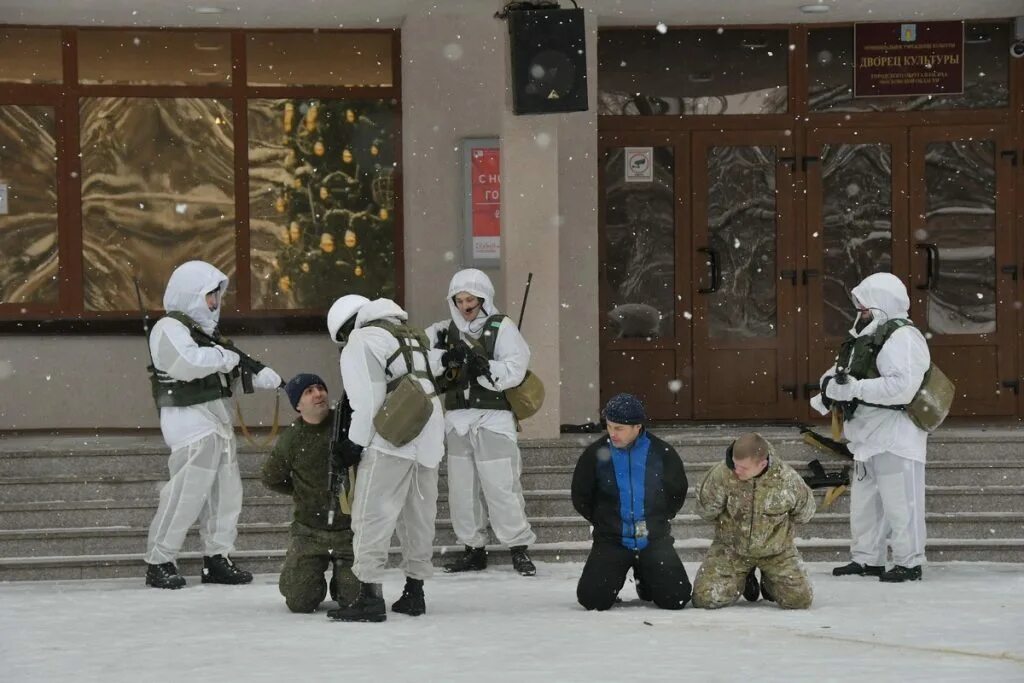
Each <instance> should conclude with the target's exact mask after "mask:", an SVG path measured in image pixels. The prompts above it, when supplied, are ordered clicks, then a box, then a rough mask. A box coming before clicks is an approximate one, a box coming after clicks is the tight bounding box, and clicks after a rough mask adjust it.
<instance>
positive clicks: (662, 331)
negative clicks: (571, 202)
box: [598, 132, 692, 420]
mask: <svg viewBox="0 0 1024 683" xmlns="http://www.w3.org/2000/svg"><path fill="white" fill-rule="evenodd" d="M647 149H649V150H651V152H652V161H653V174H652V177H651V179H650V180H644V179H640V180H636V178H635V177H634V178H633V179H632V180H630V179H628V178H630V176H629V175H628V173H627V171H628V170H629V169H630V164H631V163H632V161H631V157H634V156H636V153H637V150H640V151H641V153H642V151H643V150H647ZM627 151H628V152H629V153H627ZM599 152H600V163H599V192H600V197H599V214H598V221H599V229H600V239H599V241H598V243H599V247H598V249H599V254H598V255H599V259H600V262H601V281H600V285H599V297H600V303H601V312H602V313H601V334H600V339H601V396H602V400H607V399H608V398H609V397H610V396H613V395H614V394H616V393H619V392H623V391H626V392H630V393H636V394H638V395H640V396H641V397H643V398H644V399H645V401H646V402H647V404H648V405H647V408H648V413H649V415H650V416H651V418H652V419H656V420H677V419H686V418H690V417H692V410H691V407H690V406H691V397H692V381H691V378H690V376H689V373H691V372H692V371H691V361H690V354H691V341H690V338H691V332H690V327H691V325H690V319H691V318H692V315H691V313H690V310H691V302H690V294H689V281H690V272H689V261H688V254H689V250H690V229H689V215H688V214H687V207H688V204H689V193H690V177H689V167H688V163H687V162H688V160H689V144H688V134H685V133H683V134H679V133H671V134H666V133H638V132H623V133H614V134H603V135H602V136H601V138H600V140H599Z"/></svg>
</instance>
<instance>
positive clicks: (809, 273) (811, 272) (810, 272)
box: [803, 268, 818, 285]
mask: <svg viewBox="0 0 1024 683" xmlns="http://www.w3.org/2000/svg"><path fill="white" fill-rule="evenodd" d="M812 277H818V271H817V270H816V269H814V268H807V269H806V270H804V273H803V279H804V284H805V285H806V284H809V283H810V280H811V278H812Z"/></svg>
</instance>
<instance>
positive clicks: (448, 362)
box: [441, 343, 468, 368]
mask: <svg viewBox="0 0 1024 683" xmlns="http://www.w3.org/2000/svg"><path fill="white" fill-rule="evenodd" d="M467 351H468V349H467V348H466V345H465V344H461V343H459V344H456V345H455V346H453V347H452V348H450V349H448V350H447V351H445V352H444V353H442V354H441V364H442V365H443V366H445V367H446V368H461V367H462V366H463V365H465V364H466V356H467V355H468V353H467Z"/></svg>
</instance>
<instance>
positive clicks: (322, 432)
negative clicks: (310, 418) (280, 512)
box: [260, 410, 352, 530]
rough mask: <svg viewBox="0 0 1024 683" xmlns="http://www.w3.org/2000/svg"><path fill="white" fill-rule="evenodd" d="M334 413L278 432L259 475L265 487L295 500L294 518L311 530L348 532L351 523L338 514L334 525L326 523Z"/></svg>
mask: <svg viewBox="0 0 1024 683" xmlns="http://www.w3.org/2000/svg"><path fill="white" fill-rule="evenodd" d="M333 413H334V411H333V410H332V411H331V412H330V413H328V414H327V417H326V418H324V421H323V422H321V423H320V424H318V425H311V424H307V423H306V422H305V421H304V420H303V419H302V418H301V417H299V418H297V419H296V420H295V422H293V423H292V424H291V425H289V426H288V427H287V428H286V429H285V430H284V431H282V432H281V436H279V437H278V439H277V443H275V444H274V449H273V450H272V451H271V452H270V455H269V456H268V457H267V459H266V460H265V461H264V463H263V468H262V470H261V472H260V474H261V479H262V480H263V485H264V486H266V487H267V488H268V489H270V490H271V491H276V492H277V493H284V494H287V495H290V496H291V497H292V499H293V500H294V501H295V512H294V517H293V519H294V520H295V521H296V522H300V523H301V524H304V525H306V526H308V527H310V528H313V529H325V530H326V529H330V530H334V529H348V528H349V527H350V526H351V524H352V520H351V518H350V517H349V516H348V515H343V514H341V513H340V511H336V512H335V518H334V524H333V525H329V524H328V523H327V516H328V515H327V513H328V511H330V509H331V503H332V501H331V498H332V496H331V493H330V491H328V490H327V470H328V457H327V449H328V442H329V441H330V437H331V422H332V416H333Z"/></svg>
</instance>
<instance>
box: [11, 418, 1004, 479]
mask: <svg viewBox="0 0 1024 683" xmlns="http://www.w3.org/2000/svg"><path fill="white" fill-rule="evenodd" d="M753 429H758V430H759V431H760V432H761V433H762V434H764V435H765V436H766V438H768V439H769V440H771V441H772V443H773V444H774V445H775V448H776V452H777V454H778V456H779V457H781V458H783V459H785V460H787V461H792V462H795V463H806V462H807V461H808V460H812V459H814V458H819V459H823V460H824V459H825V458H828V457H829V456H827V455H826V454H823V453H822V452H821V451H818V450H817V449H815V448H812V447H811V446H809V445H807V444H806V443H804V442H803V440H802V438H801V437H800V435H799V433H798V432H797V430H796V428H795V427H761V428H758V427H756V426H753V425H738V426H737V425H731V426H729V425H727V426H721V425H719V426H714V425H712V426H707V427H692V428H684V429H659V428H654V429H653V430H652V431H653V433H655V434H657V435H659V436H661V437H662V438H664V439H665V440H666V441H668V442H669V443H671V444H673V446H675V448H676V450H677V451H678V452H679V454H680V456H681V457H682V458H683V461H684V462H685V463H687V465H689V464H691V463H705V462H717V461H718V460H719V459H721V458H722V457H723V454H724V451H725V447H726V446H728V445H729V443H730V442H731V441H732V439H733V438H735V436H736V435H738V434H739V433H741V432H744V431H749V430H753ZM819 431H821V432H822V433H825V430H823V429H819ZM598 436H599V435H595V434H574V435H563V436H562V437H561V438H560V439H540V440H527V441H523V442H521V444H520V445H521V449H522V452H523V465H524V466H525V467H532V466H543V465H570V466H571V465H573V464H575V462H576V460H577V459H578V458H579V455H580V453H581V452H582V450H583V449H584V448H585V447H586V446H587V445H589V444H590V443H592V442H593V441H595V440H597V438H598ZM268 451H269V447H266V446H264V447H253V446H250V445H248V444H247V443H245V441H244V440H243V439H241V438H239V464H240V467H241V469H242V471H243V472H256V471H257V470H258V469H259V466H260V464H261V463H262V461H263V459H264V458H265V457H266V454H267V452H268ZM167 454H168V449H167V447H166V446H165V445H164V443H163V441H162V439H161V438H160V436H159V435H158V434H145V435H138V436H124V435H107V434H99V435H90V436H75V435H62V434H57V435H0V477H8V476H34V475H45V474H48V473H57V472H75V473H78V474H82V475H94V474H109V473H114V472H118V473H127V472H131V473H139V474H142V473H151V474H157V475H166V471H167V470H166V468H167ZM928 460H929V463H935V462H947V461H950V462H970V461H974V460H980V461H988V462H1002V463H1006V462H1017V463H1024V429H1021V428H1020V427H991V426H990V427H986V426H979V427H972V428H951V429H946V428H942V429H940V430H939V431H938V432H936V433H935V434H933V435H931V437H929V445H928Z"/></svg>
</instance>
